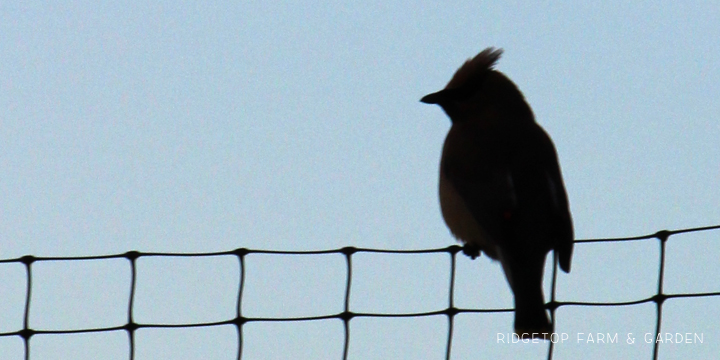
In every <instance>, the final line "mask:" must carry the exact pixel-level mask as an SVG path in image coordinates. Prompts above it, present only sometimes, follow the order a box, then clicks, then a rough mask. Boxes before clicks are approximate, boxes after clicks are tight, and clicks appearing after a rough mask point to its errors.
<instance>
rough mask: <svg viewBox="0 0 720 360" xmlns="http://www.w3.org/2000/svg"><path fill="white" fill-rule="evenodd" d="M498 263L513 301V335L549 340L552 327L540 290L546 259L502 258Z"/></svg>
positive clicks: (537, 257)
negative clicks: (511, 293) (501, 266)
mask: <svg viewBox="0 0 720 360" xmlns="http://www.w3.org/2000/svg"><path fill="white" fill-rule="evenodd" d="M501 263H502V264H503V268H504V270H505V275H506V277H507V280H508V283H510V288H511V289H512V292H513V295H514V298H515V334H516V335H517V336H518V337H520V338H523V339H525V338H534V339H546V340H549V339H550V335H551V334H552V332H553V326H552V324H551V323H550V320H549V319H548V316H547V312H546V311H545V300H544V297H543V290H542V278H543V270H544V268H545V266H544V264H545V256H537V255H536V256H531V257H523V259H518V258H503V259H501Z"/></svg>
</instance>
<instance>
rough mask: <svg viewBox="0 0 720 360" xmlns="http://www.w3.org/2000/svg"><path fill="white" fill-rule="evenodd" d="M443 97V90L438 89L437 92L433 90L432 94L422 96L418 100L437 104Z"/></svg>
mask: <svg viewBox="0 0 720 360" xmlns="http://www.w3.org/2000/svg"><path fill="white" fill-rule="evenodd" d="M444 97H445V90H440V91H438V92H434V93H432V94H428V95H425V96H423V98H422V99H420V102H423V103H425V104H439V103H440V102H441V101H442V100H443V98H444Z"/></svg>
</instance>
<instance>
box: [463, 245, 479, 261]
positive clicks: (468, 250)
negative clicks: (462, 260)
mask: <svg viewBox="0 0 720 360" xmlns="http://www.w3.org/2000/svg"><path fill="white" fill-rule="evenodd" d="M462 252H463V254H465V255H467V256H468V257H470V259H472V260H475V259H476V258H477V257H478V256H480V248H479V247H477V246H476V245H471V244H465V246H463V248H462Z"/></svg>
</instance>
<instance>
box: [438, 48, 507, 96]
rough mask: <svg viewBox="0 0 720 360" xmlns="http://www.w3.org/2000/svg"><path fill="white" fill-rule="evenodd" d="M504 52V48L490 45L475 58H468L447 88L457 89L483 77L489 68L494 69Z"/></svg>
mask: <svg viewBox="0 0 720 360" xmlns="http://www.w3.org/2000/svg"><path fill="white" fill-rule="evenodd" d="M502 52H503V51H502V49H495V48H493V47H489V48H487V49H485V50H483V51H481V52H480V53H479V54H477V55H476V56H475V57H474V58H472V59H468V60H467V61H465V63H464V64H463V65H462V66H461V67H460V68H459V69H458V70H457V71H456V72H455V75H453V77H452V79H450V82H448V84H447V85H446V86H445V89H456V88H459V87H461V86H463V85H465V84H468V83H471V82H475V81H477V79H478V78H482V77H483V75H485V73H486V72H487V71H488V70H492V68H493V67H494V66H495V63H496V62H497V61H498V59H500V55H502Z"/></svg>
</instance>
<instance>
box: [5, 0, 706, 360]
mask: <svg viewBox="0 0 720 360" xmlns="http://www.w3.org/2000/svg"><path fill="white" fill-rule="evenodd" d="M719 24H720V6H718V4H717V3H713V2H709V3H705V4H697V3H694V4H686V3H679V2H674V1H661V2H633V3H627V2H623V1H609V2H602V3H599V2H587V3H584V4H583V3H578V2H574V1H562V2H552V3H551V2H545V3H535V4H530V3H524V2H514V1H498V2H492V3H490V2H477V1H469V2H454V3H452V4H444V3H438V2H386V1H382V2H380V1H378V2H368V1H364V2H341V3H338V2H325V3H322V2H297V1H292V2H290V1H288V2H282V3H263V2H240V3H234V2H233V3H229V2H204V3H194V2H178V1H174V2H158V3H155V4H152V5H149V4H147V3H146V2H137V1H128V2H122V3H106V4H98V3H97V2H93V1H72V2H63V3H53V4H48V3H45V2H34V1H29V2H14V1H13V2H3V3H1V4H0V109H2V110H0V259H7V258H13V257H18V256H22V255H28V254H30V255H36V256H74V255H95V254H106V253H117V252H125V251H128V250H141V251H178V252H194V251H220V250H228V249H234V248H237V247H248V248H257V249H276V250H310V249H330V248H339V247H343V246H349V245H352V246H359V247H378V248H392V249H419V248H435V247H443V246H447V245H451V244H453V243H454V239H453V238H452V236H451V235H450V234H449V232H448V230H447V228H446V227H445V225H444V223H443V221H442V218H441V216H440V212H439V204H438V200H437V174H438V160H439V157H440V150H441V146H442V142H443V139H444V136H445V134H446V132H447V130H448V128H449V125H450V123H449V120H448V119H447V117H446V116H445V114H444V113H443V112H442V111H441V110H440V109H439V108H437V107H434V106H428V105H424V104H421V103H420V102H419V99H420V98H421V97H422V96H423V95H425V94H427V93H429V92H433V91H436V90H439V89H440V88H442V87H443V86H444V85H445V84H446V82H447V81H448V80H449V78H450V76H451V75H452V74H453V72H454V71H455V70H456V69H457V68H458V67H459V66H460V65H461V64H462V62H463V61H464V60H465V59H467V58H469V57H472V56H474V55H475V54H476V53H477V52H479V51H480V50H482V49H483V48H485V47H488V46H495V47H501V48H503V49H505V53H504V55H503V57H502V58H501V59H500V61H499V63H498V66H497V68H498V69H499V70H500V71H502V72H504V73H506V74H507V75H508V76H509V77H510V78H511V79H513V81H515V82H516V84H517V85H518V86H519V88H520V89H521V90H522V91H523V93H524V94H525V96H526V98H527V100H528V101H529V103H530V105H531V106H532V108H533V110H534V112H535V115H536V118H537V121H538V122H539V123H540V124H541V125H542V126H543V127H544V128H545V129H546V130H547V131H548V132H549V134H550V135H551V137H552V138H553V140H554V142H555V145H556V147H557V151H558V155H559V158H560V162H561V166H562V171H563V175H564V179H565V184H566V187H567V192H568V196H569V199H570V204H571V210H572V214H573V219H574V225H575V230H576V235H577V238H598V237H621V236H635V235H644V234H648V233H653V232H655V231H657V230H661V229H678V228H687V227H695V226H705V225H714V224H718V223H720V207H719V206H718V204H720V186H718V185H717V184H718V180H719V179H720V146H718V140H717V139H720V116H719V115H718V114H720V101H718V99H719V98H720V66H718V64H720V42H718V39H720V25H719ZM667 248H668V258H667V270H666V282H665V290H666V292H668V293H673V292H699V291H720V284H718V282H717V279H718V278H720V265H718V261H717V259H718V258H720V231H710V232H704V233H694V234H687V235H678V236H674V237H672V238H671V240H670V241H669V242H668V244H667ZM657 259H658V245H657V243H656V242H654V241H648V242H637V243H625V244H587V245H578V246H577V247H576V251H575V255H574V258H573V269H572V272H571V273H570V274H561V275H560V277H559V282H558V299H559V300H566V301H624V300H635V299H642V298H646V297H648V296H651V295H653V294H654V292H655V291H656V276H657V275H656V271H657V262H658V260H657ZM344 266H345V263H344V259H343V258H342V256H339V255H323V256H312V257H311V256H308V257H281V256H269V255H250V256H248V258H247V264H246V270H247V273H246V280H247V284H246V294H245V295H246V297H245V299H244V308H243V310H244V313H245V315H247V316H301V315H320V314H328V313H335V312H339V311H341V310H342V296H343V289H344V280H345V267H344ZM354 266H355V268H354V273H353V275H354V278H353V293H352V297H351V305H350V306H351V309H353V310H355V311H367V312H412V311H431V310H438V309H441V308H444V307H445V306H446V302H447V299H446V295H445V294H446V293H445V291H446V286H447V280H448V268H449V262H448V259H447V255H444V254H437V255H408V256H388V255H369V254H358V255H356V257H355V258H354ZM33 270H34V278H33V281H34V283H33V303H32V308H31V316H30V324H31V326H32V327H34V328H45V329H67V328H85V327H93V326H115V325H120V324H123V323H124V321H125V316H126V314H125V311H126V301H127V299H126V297H127V293H128V288H129V279H130V274H129V266H128V264H127V262H126V261H123V260H110V261H93V262H83V263H67V262H48V263H38V264H35V265H34V267H33ZM238 271H239V269H238V265H237V261H235V259H234V258H232V257H225V258H203V259H165V258H162V259H160V258H151V259H148V258H141V259H140V260H139V261H138V294H137V299H136V306H135V318H136V320H137V321H140V322H170V323H185V322H196V321H217V320H225V319H227V318H231V317H232V316H233V315H234V309H233V303H234V296H235V291H236V288H235V287H236V284H237V280H238ZM457 271H458V273H457V281H458V288H457V294H456V305H457V306H460V307H474V308H477V307H501V308H502V307H511V306H512V297H511V294H510V291H509V288H508V287H507V284H506V282H505V279H504V278H503V276H502V273H501V271H500V267H499V265H498V264H496V263H492V262H490V261H489V260H488V259H487V258H484V257H482V258H480V259H478V260H476V261H469V260H468V259H467V258H465V257H459V261H458V270H457ZM25 280H26V279H25V275H24V270H23V268H22V266H20V265H18V264H0V294H1V295H0V296H2V297H3V301H2V302H0V332H8V331H15V330H17V329H19V328H20V327H21V326H22V306H23V303H22V302H23V301H24V300H23V299H24V294H25V293H24V284H25ZM717 314H720V299H718V298H699V299H673V300H668V301H667V302H666V304H665V313H664V318H663V320H664V322H663V331H671V332H682V333H685V332H694V333H703V334H704V336H705V342H704V343H703V344H682V345H680V344H675V345H669V346H663V347H661V356H660V358H661V359H674V358H688V357H689V356H690V354H692V356H693V357H696V358H703V357H706V358H707V357H710V356H714V355H715V354H717V353H718V352H719V351H720V329H718V326H717V325H716V321H715V320H714V319H716V318H717ZM654 323H655V308H654V305H652V304H645V305H639V306H633V307H624V308H582V307H563V308H561V309H560V310H559V311H558V328H557V329H556V330H557V331H561V332H566V333H569V334H570V335H571V337H575V336H576V335H577V334H578V333H580V332H582V333H589V332H593V333H597V332H602V333H608V332H611V333H619V334H620V336H621V337H622V335H623V334H627V333H628V332H632V333H634V334H636V335H637V334H643V333H645V332H651V331H654ZM511 330H512V314H496V315H459V316H458V317H457V318H456V327H455V342H454V348H453V354H454V357H453V359H475V358H480V357H485V356H487V357H500V358H503V357H507V358H511V357H512V358H516V357H519V356H520V355H523V356H525V358H528V359H543V358H544V357H545V356H546V345H507V344H506V345H503V344H497V343H496V341H495V339H496V334H497V333H498V332H505V333H508V332H510V331H511ZM446 332H447V322H446V319H445V318H444V317H431V318H419V319H382V320H375V319H354V320H353V321H352V322H351V340H350V355H351V358H353V359H382V358H399V359H416V358H422V359H441V358H443V357H444V346H445V334H446ZM342 335H343V330H342V324H341V322H339V321H324V322H313V323H302V324H295V323H294V324H258V323H253V324H250V325H248V326H247V327H246V328H245V336H246V341H247V342H246V345H245V346H246V347H245V349H244V350H245V351H244V353H245V355H246V356H245V357H244V359H289V358H307V359H311V358H313V359H325V358H327V359H338V358H340V356H341V351H342ZM137 336H138V345H137V348H136V356H137V357H136V358H137V359H149V358H153V359H161V358H183V357H184V358H205V359H232V358H234V356H235V351H236V344H235V341H236V339H235V331H234V329H233V328H232V327H219V328H212V329H191V330H141V331H139V332H138V334H137ZM638 336H640V335H638ZM31 351H32V354H33V357H34V358H38V359H39V358H42V359H51V358H52V359H71V358H87V359H90V358H98V357H100V355H99V354H102V356H101V357H102V358H106V359H123V358H127V339H126V336H125V334H124V333H122V332H115V333H104V334H93V335H82V336H81V335H77V336H36V337H33V338H32V341H31ZM95 351H97V352H95ZM651 352H652V348H651V345H649V344H644V343H643V344H638V343H636V344H635V345H632V346H630V345H626V344H624V343H621V344H604V345H603V344H594V345H593V344H578V343H577V342H576V341H572V342H571V343H569V344H564V345H558V346H557V347H556V356H555V359H570V358H578V356H583V357H584V358H586V359H605V358H618V357H622V358H650V356H651ZM0 353H2V354H4V355H3V356H4V357H5V356H7V358H8V359H19V358H21V357H22V354H23V352H22V342H21V341H20V339H19V338H17V337H0ZM5 354H7V355H5Z"/></svg>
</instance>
